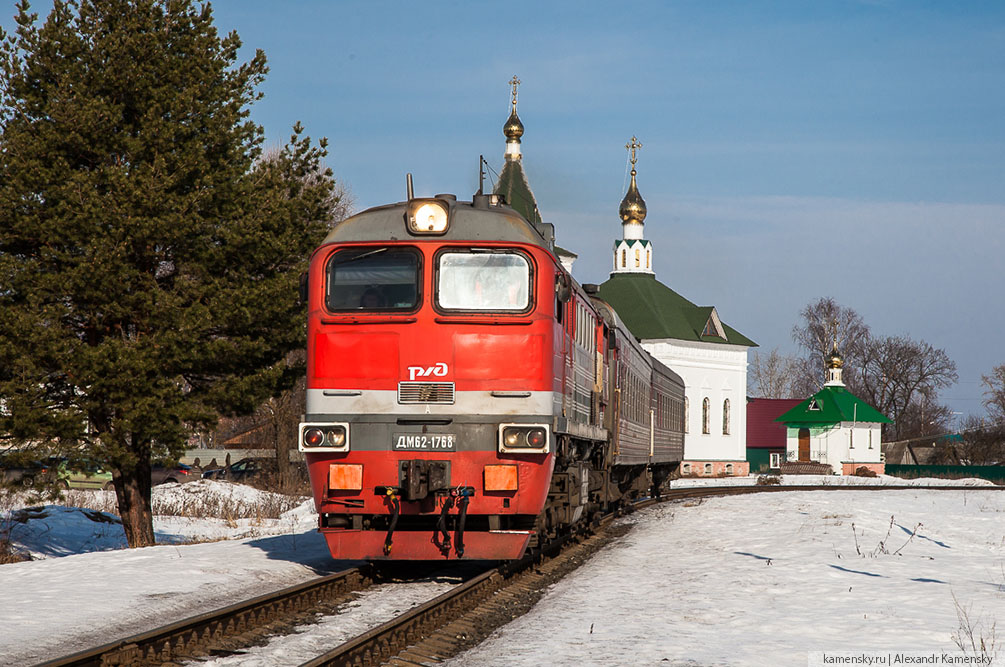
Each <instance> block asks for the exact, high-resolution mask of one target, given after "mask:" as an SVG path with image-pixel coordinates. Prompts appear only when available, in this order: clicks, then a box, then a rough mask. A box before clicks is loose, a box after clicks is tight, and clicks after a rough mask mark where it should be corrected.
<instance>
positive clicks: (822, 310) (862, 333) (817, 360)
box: [792, 297, 869, 386]
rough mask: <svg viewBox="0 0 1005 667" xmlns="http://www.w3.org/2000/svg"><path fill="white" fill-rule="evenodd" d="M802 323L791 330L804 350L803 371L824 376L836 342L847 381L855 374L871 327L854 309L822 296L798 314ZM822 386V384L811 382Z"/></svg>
mask: <svg viewBox="0 0 1005 667" xmlns="http://www.w3.org/2000/svg"><path fill="white" fill-rule="evenodd" d="M799 315H800V317H801V318H802V321H801V323H799V324H796V325H795V326H794V327H792V339H793V340H794V341H795V342H796V343H798V344H799V346H800V347H801V348H802V349H803V350H804V352H805V353H806V356H805V357H804V361H805V363H803V364H802V372H804V373H805V372H810V373H811V374H812V377H815V378H822V377H823V376H824V369H825V364H826V361H827V355H829V354H830V352H831V350H832V349H833V346H834V343H835V341H836V342H837V346H838V350H840V352H841V356H842V357H843V358H844V360H845V368H846V369H847V370H846V372H845V378H844V381H845V382H846V383H849V380H851V379H852V377H853V376H854V375H855V373H856V369H857V368H858V367H859V363H858V362H859V361H860V360H861V358H862V353H863V350H864V349H865V346H866V343H867V341H868V340H869V326H868V325H867V324H866V323H865V321H864V320H863V319H862V317H861V316H860V315H859V314H858V313H857V312H855V311H854V310H853V309H851V308H848V307H846V306H842V305H840V304H839V303H837V302H836V301H834V299H833V298H831V297H823V298H820V299H818V300H817V301H814V302H812V303H810V304H807V306H806V307H805V308H803V309H802V311H801V312H800V313H799ZM812 384H816V385H817V386H819V382H812Z"/></svg>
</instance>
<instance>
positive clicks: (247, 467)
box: [202, 458, 272, 482]
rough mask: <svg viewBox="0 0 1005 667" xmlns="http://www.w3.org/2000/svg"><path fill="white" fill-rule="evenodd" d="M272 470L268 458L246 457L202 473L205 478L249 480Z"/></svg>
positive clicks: (232, 480)
mask: <svg viewBox="0 0 1005 667" xmlns="http://www.w3.org/2000/svg"><path fill="white" fill-rule="evenodd" d="M265 472H272V466H270V465H269V461H268V459H252V458H245V459H241V460H239V461H235V462H234V463H231V464H230V465H229V466H226V467H223V468H212V469H210V470H207V471H205V472H204V473H202V476H203V478H204V479H219V480H228V481H231V482H247V481H249V480H251V479H253V478H255V477H258V476H259V475H261V474H262V473H265Z"/></svg>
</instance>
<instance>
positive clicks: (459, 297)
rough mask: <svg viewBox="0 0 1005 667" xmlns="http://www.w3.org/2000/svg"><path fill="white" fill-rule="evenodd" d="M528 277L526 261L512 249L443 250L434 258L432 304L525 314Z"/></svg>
mask: <svg viewBox="0 0 1005 667" xmlns="http://www.w3.org/2000/svg"><path fill="white" fill-rule="evenodd" d="M531 274H532V272H531V263H530V259H529V258H528V257H527V256H526V255H525V254H523V253H522V252H519V251H516V250H491V251H488V250H480V249H447V250H444V251H441V252H440V253H439V254H438V255H437V257H436V305H437V306H438V307H439V308H440V309H442V310H461V311H510V312H525V311H527V310H528V309H529V308H530V306H531V284H532V275H531Z"/></svg>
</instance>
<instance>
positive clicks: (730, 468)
mask: <svg viewBox="0 0 1005 667" xmlns="http://www.w3.org/2000/svg"><path fill="white" fill-rule="evenodd" d="M726 474H727V475H732V474H733V464H732V463H727V464H726Z"/></svg>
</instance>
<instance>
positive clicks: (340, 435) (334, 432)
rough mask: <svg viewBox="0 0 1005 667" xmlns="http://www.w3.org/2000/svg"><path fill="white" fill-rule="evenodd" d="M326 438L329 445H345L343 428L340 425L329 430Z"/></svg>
mask: <svg viewBox="0 0 1005 667" xmlns="http://www.w3.org/2000/svg"><path fill="white" fill-rule="evenodd" d="M327 440H328V446H329V447H342V446H343V445H345V429H344V428H342V427H341V426H336V427H335V428H333V429H331V430H329V431H328V437H327Z"/></svg>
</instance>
